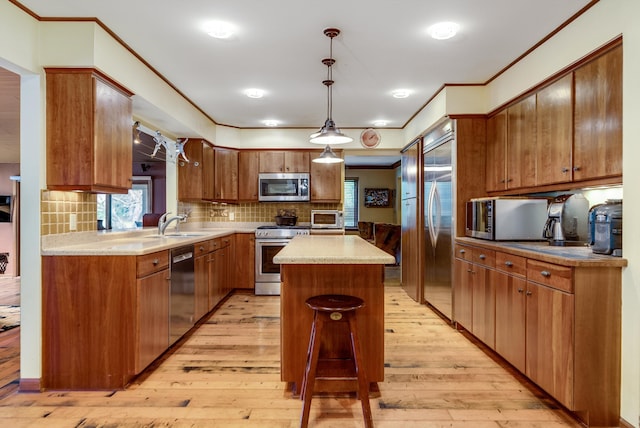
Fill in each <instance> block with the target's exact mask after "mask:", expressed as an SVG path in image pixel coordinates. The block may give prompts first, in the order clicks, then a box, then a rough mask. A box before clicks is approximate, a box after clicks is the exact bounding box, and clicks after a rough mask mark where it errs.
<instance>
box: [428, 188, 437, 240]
mask: <svg viewBox="0 0 640 428" xmlns="http://www.w3.org/2000/svg"><path fill="white" fill-rule="evenodd" d="M435 186H436V182H435V180H434V181H433V182H432V183H431V189H429V201H428V203H427V225H428V226H429V239H430V240H431V248H432V249H433V250H434V251H435V248H436V234H435V229H434V227H433V202H434V199H435V196H436V187H435Z"/></svg>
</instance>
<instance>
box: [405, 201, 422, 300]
mask: <svg viewBox="0 0 640 428" xmlns="http://www.w3.org/2000/svg"><path fill="white" fill-rule="evenodd" d="M417 220H418V203H417V199H416V198H409V199H404V200H403V201H402V237H401V241H400V245H401V247H402V249H401V251H402V288H403V289H404V291H406V292H407V294H408V295H409V297H411V298H412V299H413V300H415V301H416V302H421V299H422V296H421V290H422V286H421V284H422V281H421V280H420V277H419V275H420V273H419V272H420V255H419V253H418V243H419V242H420V239H419V237H418V230H419V229H418V223H417Z"/></svg>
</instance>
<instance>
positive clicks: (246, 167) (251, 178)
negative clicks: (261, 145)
mask: <svg viewBox="0 0 640 428" xmlns="http://www.w3.org/2000/svg"><path fill="white" fill-rule="evenodd" d="M259 153H260V152H257V151H255V150H240V153H238V176H239V177H242V179H241V180H238V201H239V202H258V171H259V165H260V154H259Z"/></svg>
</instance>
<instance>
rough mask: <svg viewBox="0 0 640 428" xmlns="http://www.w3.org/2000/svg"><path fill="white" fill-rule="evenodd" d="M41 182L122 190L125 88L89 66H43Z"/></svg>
mask: <svg viewBox="0 0 640 428" xmlns="http://www.w3.org/2000/svg"><path fill="white" fill-rule="evenodd" d="M45 72H46V80H47V84H46V89H47V95H46V96H47V101H46V102H47V124H46V126H47V188H48V189H50V190H63V191H71V190H80V191H87V192H100V193H127V191H128V189H129V188H131V177H132V175H133V170H132V156H133V155H132V145H131V144H132V134H131V129H132V128H131V126H132V116H131V111H132V107H131V106H132V103H131V98H130V97H131V95H133V94H132V93H131V92H129V91H128V90H127V89H125V88H124V87H122V86H120V85H119V84H117V83H116V82H114V81H113V80H111V79H110V78H109V77H107V76H106V75H104V74H102V73H100V72H98V71H97V70H95V69H91V68H79V69H73V68H45Z"/></svg>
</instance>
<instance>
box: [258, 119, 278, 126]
mask: <svg viewBox="0 0 640 428" xmlns="http://www.w3.org/2000/svg"><path fill="white" fill-rule="evenodd" d="M262 123H264V126H269V127H273V126H278V121H277V120H270V119H269V120H265V121H264V122H262Z"/></svg>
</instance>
